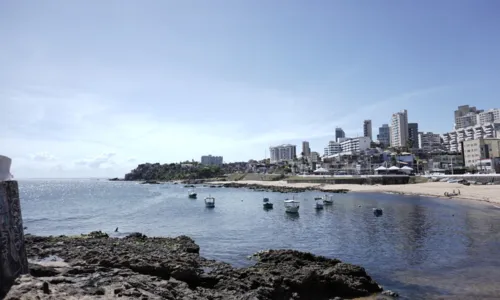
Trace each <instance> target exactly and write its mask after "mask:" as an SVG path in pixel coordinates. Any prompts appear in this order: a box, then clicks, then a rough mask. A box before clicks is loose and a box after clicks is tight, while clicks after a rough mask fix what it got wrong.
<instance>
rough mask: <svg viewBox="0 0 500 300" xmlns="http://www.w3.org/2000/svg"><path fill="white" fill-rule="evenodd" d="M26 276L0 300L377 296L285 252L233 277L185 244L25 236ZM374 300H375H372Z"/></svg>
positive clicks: (262, 256) (369, 287)
mask: <svg viewBox="0 0 500 300" xmlns="http://www.w3.org/2000/svg"><path fill="white" fill-rule="evenodd" d="M26 249H27V253H28V257H29V259H30V274H29V275H22V276H21V277H19V278H18V279H17V280H16V282H15V284H14V285H13V286H12V287H11V289H10V291H9V293H8V295H7V296H6V298H5V299H11V300H13V299H111V298H115V297H120V298H122V299H241V300H244V299H246V300H257V299H260V300H271V299H280V300H281V299H302V300H303V299H311V300H313V299H314V300H322V299H353V298H356V297H364V296H369V295H373V294H377V293H380V292H381V291H382V288H381V287H380V286H379V285H378V284H377V283H376V282H375V281H374V280H373V279H371V278H370V276H368V275H367V273H366V272H365V270H364V269H363V268H362V267H359V266H355V265H350V264H347V263H343V262H341V261H339V260H336V259H328V258H325V257H320V256H315V255H312V254H310V253H304V252H298V251H293V250H268V251H262V252H260V253H259V254H258V255H257V257H258V260H257V262H256V264H255V265H254V266H252V267H248V268H244V269H236V268H233V267H232V266H230V265H229V264H226V263H222V262H217V261H213V260H208V259H205V258H203V257H201V256H200V255H199V250H200V248H199V246H198V245H196V243H195V242H194V241H193V240H192V239H191V238H189V237H187V236H179V237H176V238H148V237H146V236H144V235H142V234H140V233H137V234H133V235H130V236H128V237H125V238H110V237H108V236H107V235H106V234H105V233H101V232H93V233H91V234H89V235H84V236H78V237H68V236H59V237H40V236H30V235H27V236H26ZM380 297H382V296H380Z"/></svg>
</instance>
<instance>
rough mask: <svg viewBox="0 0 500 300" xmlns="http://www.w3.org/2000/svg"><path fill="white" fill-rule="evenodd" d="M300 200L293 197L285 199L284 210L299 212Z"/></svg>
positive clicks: (292, 212)
mask: <svg viewBox="0 0 500 300" xmlns="http://www.w3.org/2000/svg"><path fill="white" fill-rule="evenodd" d="M299 207H300V202H299V201H295V199H293V198H292V199H285V211H286V212H287V213H290V214H297V213H299Z"/></svg>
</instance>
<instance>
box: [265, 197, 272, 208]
mask: <svg viewBox="0 0 500 300" xmlns="http://www.w3.org/2000/svg"><path fill="white" fill-rule="evenodd" d="M262 201H263V202H264V208H265V209H272V208H273V204H272V203H271V202H269V198H264V199H263V200H262Z"/></svg>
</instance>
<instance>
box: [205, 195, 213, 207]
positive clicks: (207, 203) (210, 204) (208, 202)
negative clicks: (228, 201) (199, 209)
mask: <svg viewBox="0 0 500 300" xmlns="http://www.w3.org/2000/svg"><path fill="white" fill-rule="evenodd" d="M205 207H208V208H214V207H215V198H214V197H211V196H208V197H206V198H205Z"/></svg>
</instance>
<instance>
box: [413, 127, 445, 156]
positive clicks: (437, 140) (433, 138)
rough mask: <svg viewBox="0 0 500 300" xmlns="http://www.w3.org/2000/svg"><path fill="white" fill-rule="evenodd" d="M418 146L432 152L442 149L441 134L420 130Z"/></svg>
mask: <svg viewBox="0 0 500 300" xmlns="http://www.w3.org/2000/svg"><path fill="white" fill-rule="evenodd" d="M418 148H420V149H422V150H423V152H432V151H435V150H441V149H442V148H443V144H442V143H441V136H440V135H439V134H437V133H432V132H419V133H418Z"/></svg>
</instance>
